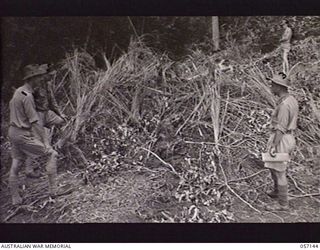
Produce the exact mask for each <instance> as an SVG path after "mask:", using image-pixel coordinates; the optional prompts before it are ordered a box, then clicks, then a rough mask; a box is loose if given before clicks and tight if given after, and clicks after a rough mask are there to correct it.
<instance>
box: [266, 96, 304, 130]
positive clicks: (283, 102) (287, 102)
mask: <svg viewBox="0 0 320 250" xmlns="http://www.w3.org/2000/svg"><path fill="white" fill-rule="evenodd" d="M298 112H299V106H298V101H297V100H296V99H295V98H294V97H293V96H292V95H289V94H288V95H285V96H283V97H282V98H280V100H279V101H278V105H277V107H276V109H275V110H274V112H273V114H272V117H271V128H272V129H274V130H280V131H281V132H282V133H284V134H285V133H288V132H289V131H291V130H295V129H296V128H297V120H298Z"/></svg>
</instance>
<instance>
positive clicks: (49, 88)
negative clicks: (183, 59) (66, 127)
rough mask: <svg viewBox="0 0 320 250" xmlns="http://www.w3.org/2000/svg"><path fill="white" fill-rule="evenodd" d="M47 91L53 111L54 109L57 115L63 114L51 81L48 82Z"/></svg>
mask: <svg viewBox="0 0 320 250" xmlns="http://www.w3.org/2000/svg"><path fill="white" fill-rule="evenodd" d="M47 93H48V101H49V108H50V109H51V110H52V111H54V112H55V113H56V114H57V115H59V116H62V112H61V111H60V108H59V106H58V103H57V100H56V98H55V96H54V93H53V89H52V83H51V82H49V83H48V84H47Z"/></svg>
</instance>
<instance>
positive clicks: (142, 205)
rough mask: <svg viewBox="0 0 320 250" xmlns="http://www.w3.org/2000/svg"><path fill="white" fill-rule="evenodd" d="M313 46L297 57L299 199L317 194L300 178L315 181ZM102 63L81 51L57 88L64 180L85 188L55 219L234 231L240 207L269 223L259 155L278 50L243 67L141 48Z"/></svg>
mask: <svg viewBox="0 0 320 250" xmlns="http://www.w3.org/2000/svg"><path fill="white" fill-rule="evenodd" d="M317 39H318V38H312V37H311V38H309V39H307V40H304V41H301V42H300V43H299V44H297V45H295V46H294V47H293V49H292V55H290V57H289V60H290V64H291V65H296V66H295V67H294V69H293V71H294V72H293V71H292V75H291V76H290V77H291V80H292V83H293V90H292V94H294V95H295V96H296V97H297V99H298V101H299V105H300V118H299V128H298V130H297V132H296V134H297V137H298V147H297V149H296V150H295V152H294V156H293V160H292V168H290V169H289V172H288V175H289V176H290V178H289V181H290V182H291V184H293V185H290V186H291V187H292V190H290V193H291V194H292V195H293V196H296V197H298V196H299V195H300V196H301V195H306V196H308V195H310V194H315V195H317V194H318V193H319V190H317V188H316V187H317V186H316V185H314V186H310V185H309V186H304V184H303V182H301V183H300V182H299V180H298V178H299V176H300V174H301V173H302V172H303V173H306V174H309V175H312V176H314V175H316V174H317V173H319V165H320V164H319V157H320V149H319V141H320V126H319V123H320V120H317V112H319V111H317V110H319V108H320V96H319V95H320V89H319V82H320V75H319V73H318V72H319V70H320V55H319V51H320V48H319V43H320V41H319V39H318V40H317ZM104 59H105V69H104V70H101V69H97V68H96V67H95V65H94V60H93V58H92V57H91V56H90V55H89V54H88V53H87V52H85V51H74V52H73V53H72V54H68V55H67V56H66V59H65V60H64V61H63V62H62V63H61V65H60V68H59V69H58V73H57V75H56V78H55V91H56V93H57V96H58V98H57V99H58V102H59V104H60V105H61V107H63V109H64V113H65V114H66V115H68V117H69V122H68V123H67V124H66V125H65V126H64V127H63V128H62V130H61V131H63V132H62V133H61V134H59V135H58V137H62V136H63V137H64V138H65V141H64V142H63V143H62V144H63V145H64V146H63V147H62V149H61V152H64V154H63V156H62V157H63V161H62V159H60V162H61V164H62V163H63V162H64V164H63V165H61V164H60V169H59V171H60V172H61V173H63V174H64V175H65V174H66V172H65V171H66V169H67V170H69V172H68V173H69V175H70V176H73V178H70V177H68V180H69V182H75V186H77V187H80V186H81V187H82V188H78V189H77V191H75V192H74V193H73V194H71V195H70V196H65V197H61V198H60V199H67V200H69V201H70V200H72V203H70V204H69V203H68V204H69V206H68V207H65V208H63V209H62V208H61V209H60V210H59V211H62V213H60V214H59V216H56V217H57V218H59V220H58V221H59V222H111V221H114V222H142V221H144V222H147V221H150V222H229V221H237V220H236V218H235V217H234V204H235V201H236V200H237V201H240V203H241V204H243V205H244V206H246V207H250V209H252V210H254V211H255V212H256V213H261V210H262V206H263V205H264V204H265V202H267V199H268V198H266V195H265V192H266V191H267V190H268V187H269V186H270V185H269V184H270V183H269V182H268V181H266V179H267V178H269V177H268V171H266V170H265V169H263V164H262V162H261V160H260V154H261V152H263V151H264V150H265V148H266V142H267V139H268V122H269V121H270V115H271V111H272V108H273V106H274V105H275V103H276V99H275V97H274V96H273V95H272V94H271V93H270V91H269V89H268V86H267V82H266V80H265V76H271V75H272V73H273V72H280V71H281V55H280V51H278V50H277V51H275V52H273V53H270V54H268V55H260V54H256V55H255V57H252V56H248V58H241V59H240V58H239V59H238V58H237V57H232V54H231V53H229V52H226V51H222V52H218V53H215V54H213V55H210V56H209V55H207V54H206V53H204V52H202V51H201V50H200V49H194V50H193V51H192V53H190V55H189V56H188V57H186V58H185V59H184V60H182V61H179V62H174V61H172V60H170V58H169V57H168V56H167V55H165V54H161V55H159V54H157V53H156V52H154V51H153V50H152V49H150V48H148V47H147V46H145V44H144V42H143V39H142V38H141V39H138V40H136V41H131V43H130V46H129V48H128V51H127V52H126V53H124V54H123V55H122V56H121V57H120V58H118V59H117V60H115V61H114V62H110V61H108V59H107V58H106V57H105V58H104ZM221 59H225V60H228V61H229V66H230V68H229V70H222V69H221V67H219V66H218V63H217V61H218V60H221ZM54 142H57V139H55V141H54ZM317 148H318V149H317ZM317 171H318V172H317ZM61 178H62V177H61ZM267 180H268V179H267ZM315 184H316V183H315ZM126 189H131V192H130V194H131V195H126V194H125V193H122V191H123V190H126ZM121 190H122V191H121ZM89 193H90V195H89ZM89 196H90V197H91V198H90V197H89ZM66 197H67V198H66ZM84 197H85V198H84ZM88 197H89V198H90V199H91V200H90V199H89V198H88ZM314 199H316V198H314ZM111 200H116V201H117V202H113V203H110V201H111ZM57 204H60V203H59V201H58V203H57ZM62 204H64V206H65V205H66V203H65V202H63V203H61V204H60V205H61V206H62ZM86 205H88V206H86ZM56 206H58V205H56ZM53 209H56V207H52V212H53ZM93 211H94V212H93ZM63 214H65V216H63ZM128 216H129V217H128Z"/></svg>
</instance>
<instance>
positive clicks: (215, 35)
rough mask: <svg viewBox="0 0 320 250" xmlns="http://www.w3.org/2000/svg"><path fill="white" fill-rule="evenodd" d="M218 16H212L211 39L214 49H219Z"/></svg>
mask: <svg viewBox="0 0 320 250" xmlns="http://www.w3.org/2000/svg"><path fill="white" fill-rule="evenodd" d="M219 37H220V34H219V18H218V17H217V16H213V17H212V41H213V46H214V50H215V51H217V50H219Z"/></svg>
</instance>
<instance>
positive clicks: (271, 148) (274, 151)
mask: <svg viewBox="0 0 320 250" xmlns="http://www.w3.org/2000/svg"><path fill="white" fill-rule="evenodd" d="M269 154H270V155H271V156H272V157H276V147H275V146H271V147H270V150H269Z"/></svg>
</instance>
